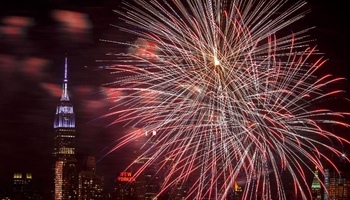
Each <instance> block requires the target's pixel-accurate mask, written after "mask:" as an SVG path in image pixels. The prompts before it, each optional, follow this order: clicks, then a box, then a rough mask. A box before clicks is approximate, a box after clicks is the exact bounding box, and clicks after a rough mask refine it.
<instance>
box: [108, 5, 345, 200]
mask: <svg viewBox="0 0 350 200" xmlns="http://www.w3.org/2000/svg"><path fill="white" fill-rule="evenodd" d="M304 5H305V2H303V1H300V2H298V3H296V4H294V5H289V3H288V2H287V1H281V0H272V1H262V0H232V1H225V0H188V1H180V0H173V1H166V0H163V1H157V0H151V1H146V0H134V1H133V2H124V3H123V9H122V11H116V12H117V13H119V14H120V15H121V16H122V17H121V18H122V19H123V20H124V21H125V22H126V24H128V26H127V27H126V28H124V27H119V28H120V29H121V30H123V31H125V32H126V33H130V34H132V35H134V36H137V37H138V42H137V43H127V42H122V41H107V42H113V43H118V44H123V45H128V46H130V47H133V48H134V49H138V50H140V51H133V53H132V54H118V55H116V56H117V59H116V60H117V62H116V64H113V65H112V66H111V68H110V69H113V70H115V73H117V74H118V75H116V77H117V80H116V81H115V82H113V83H109V84H107V85H106V86H107V87H111V88H114V89H109V91H111V90H112V92H118V93H120V91H123V93H122V94H125V95H124V96H119V97H118V99H116V100H115V103H116V106H115V107H114V111H112V112H111V113H109V114H107V115H106V116H118V118H117V119H116V121H115V122H114V123H119V122H124V123H125V122H126V124H127V125H132V126H135V127H140V128H142V129H143V130H145V131H152V130H157V134H156V135H155V136H154V140H155V142H154V143H153V144H152V145H151V146H149V147H148V149H146V151H145V153H144V154H142V155H141V156H140V158H141V157H148V158H151V159H148V161H147V162H145V163H144V165H143V166H142V167H141V168H140V170H139V171H138V172H137V173H136V176H137V175H138V174H140V173H141V172H142V170H144V169H145V168H147V167H149V166H151V165H157V166H159V168H160V169H162V168H167V167H169V166H171V167H170V168H169V169H168V170H167V171H166V172H162V173H164V174H165V177H164V181H163V182H162V187H161V189H160V191H159V193H158V196H161V195H162V194H164V193H165V192H167V191H169V190H171V189H172V188H173V187H175V186H177V185H179V184H184V183H186V182H190V181H189V180H192V178H193V177H195V180H194V181H192V182H191V185H192V186H191V187H190V190H189V192H188V193H187V198H188V199H225V198H226V197H227V195H228V194H229V192H230V189H232V187H233V186H234V185H235V182H237V181H238V180H243V181H244V187H243V188H244V189H243V195H242V199H273V198H277V199H286V195H285V188H284V186H283V184H282V182H283V181H282V178H281V173H282V172H283V173H289V174H290V175H291V177H292V178H293V185H294V188H295V193H296V195H299V196H300V197H302V198H303V199H308V198H310V195H311V192H310V189H307V188H308V185H309V183H308V182H307V181H306V175H305V174H306V173H307V172H308V171H309V170H310V171H312V169H313V166H317V167H318V169H319V170H320V172H321V173H322V172H323V169H324V163H323V161H326V162H329V163H331V161H330V159H329V158H328V154H327V153H325V151H324V149H327V150H329V151H330V152H332V153H333V154H336V155H341V152H340V151H339V150H337V149H335V148H333V147H332V146H331V145H330V144H326V143H324V140H323V139H322V140H321V139H319V138H326V139H327V140H329V141H333V142H339V143H349V142H348V141H347V140H345V139H343V138H341V137H339V136H337V135H336V134H334V133H332V132H330V131H328V130H327V129H326V128H324V127H325V126H324V125H328V124H331V125H333V124H336V125H340V126H344V127H349V125H348V124H346V123H343V122H341V121H340V120H337V119H341V117H343V116H344V115H348V113H345V112H333V111H331V110H329V109H323V108H322V109H320V108H315V107H313V106H312V105H313V103H314V102H317V101H320V100H321V99H324V98H326V97H328V96H330V95H335V94H337V93H340V92H342V91H340V90H339V91H338V90H334V91H330V92H325V91H328V90H327V89H326V86H327V85H329V84H331V83H333V82H337V81H340V80H341V78H332V77H331V76H330V75H325V76H322V77H317V78H316V76H315V75H314V74H315V73H316V72H317V71H318V70H319V68H320V67H321V66H322V65H323V64H324V62H325V60H324V59H323V58H317V59H315V58H314V57H315V55H316V57H317V56H318V54H317V51H316V49H315V48H313V47H310V46H309V43H310V42H311V41H312V40H311V39H309V37H308V35H307V31H308V30H309V29H307V30H302V31H299V32H296V33H292V34H287V35H285V36H282V37H279V38H277V35H279V33H280V32H282V31H281V30H283V29H284V28H285V27H287V26H288V25H290V24H292V23H293V22H295V21H297V20H299V19H300V18H302V17H303V16H304V15H305V14H306V13H307V12H308V11H301V10H302V8H303V6H304ZM128 27H135V28H128ZM281 34H282V33H281ZM105 41H106V40H105ZM140 41H144V42H140ZM135 52H142V53H143V55H142V54H138V53H135ZM140 137H142V134H140V132H139V131H134V132H131V133H129V134H127V135H125V136H123V137H122V138H121V139H120V141H119V144H118V145H117V146H116V147H115V148H114V149H113V150H115V149H118V148H120V147H122V146H124V145H125V144H128V143H130V142H133V141H135V140H137V139H138V138H140ZM320 149H321V150H322V151H321V150H320ZM113 150H112V151H113ZM331 164H332V163H331ZM159 173H160V171H159Z"/></svg>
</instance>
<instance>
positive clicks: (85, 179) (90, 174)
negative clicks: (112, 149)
mask: <svg viewBox="0 0 350 200" xmlns="http://www.w3.org/2000/svg"><path fill="white" fill-rule="evenodd" d="M103 181H104V179H103V177H102V176H98V175H97V174H96V161H95V157H94V156H88V157H86V159H85V163H84V167H83V170H82V171H81V172H80V173H79V195H78V199H79V200H91V199H93V200H101V199H103V185H104V182H103Z"/></svg>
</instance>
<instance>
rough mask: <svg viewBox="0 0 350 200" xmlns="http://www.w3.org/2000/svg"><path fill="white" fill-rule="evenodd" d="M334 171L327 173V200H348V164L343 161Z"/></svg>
mask: <svg viewBox="0 0 350 200" xmlns="http://www.w3.org/2000/svg"><path fill="white" fill-rule="evenodd" d="M337 168H338V170H339V172H337V171H336V170H330V172H329V178H328V180H329V188H328V199H330V200H350V163H349V162H347V161H345V160H343V161H341V162H340V163H339V164H338V165H337Z"/></svg>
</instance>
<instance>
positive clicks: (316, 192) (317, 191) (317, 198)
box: [311, 168, 322, 200]
mask: <svg viewBox="0 0 350 200" xmlns="http://www.w3.org/2000/svg"><path fill="white" fill-rule="evenodd" d="M321 189H322V187H321V183H320V180H319V177H318V170H317V168H316V170H315V172H314V179H313V181H312V185H311V193H312V200H321V199H322V197H321Z"/></svg>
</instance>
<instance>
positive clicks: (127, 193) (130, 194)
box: [113, 172, 143, 200]
mask: <svg viewBox="0 0 350 200" xmlns="http://www.w3.org/2000/svg"><path fill="white" fill-rule="evenodd" d="M135 182H136V180H135V177H134V176H133V174H132V172H120V174H119V176H118V177H117V178H116V181H115V187H114V198H113V199H114V200H136V199H140V198H137V194H136V190H137V188H136V184H135ZM138 189H141V190H142V191H143V189H142V188H138ZM142 197H143V196H142Z"/></svg>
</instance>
